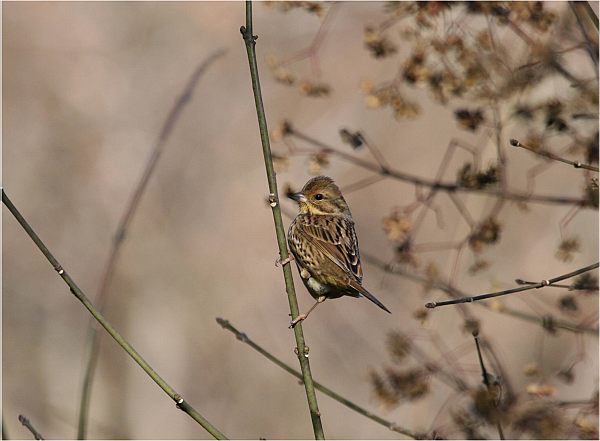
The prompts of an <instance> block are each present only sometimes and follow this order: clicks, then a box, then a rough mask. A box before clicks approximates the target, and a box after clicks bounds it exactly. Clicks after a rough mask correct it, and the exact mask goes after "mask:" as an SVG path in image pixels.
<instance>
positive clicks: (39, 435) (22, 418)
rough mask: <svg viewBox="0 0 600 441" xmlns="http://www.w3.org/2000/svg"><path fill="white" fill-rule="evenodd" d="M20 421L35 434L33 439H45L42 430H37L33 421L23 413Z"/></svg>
mask: <svg viewBox="0 0 600 441" xmlns="http://www.w3.org/2000/svg"><path fill="white" fill-rule="evenodd" d="M19 422H20V423H21V424H23V425H24V426H25V427H27V430H29V431H30V432H31V434H32V435H33V439H42V440H43V439H44V437H43V436H42V435H41V434H40V432H38V431H37V430H35V427H33V424H31V422H30V421H29V420H28V419H27V418H26V417H25V416H23V415H19Z"/></svg>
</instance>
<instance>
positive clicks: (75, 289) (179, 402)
mask: <svg viewBox="0 0 600 441" xmlns="http://www.w3.org/2000/svg"><path fill="white" fill-rule="evenodd" d="M2 202H3V203H4V205H5V206H6V208H8V210H9V211H10V212H11V213H12V215H13V216H14V217H15V219H16V220H17V222H19V224H20V225H21V227H23V229H24V230H25V232H26V233H27V235H28V236H29V237H30V238H31V240H33V242H34V243H35V244H36V246H37V247H38V249H39V250H40V251H41V252H42V253H43V254H44V256H45V257H46V259H47V260H48V262H50V264H51V265H52V267H53V268H54V270H55V271H56V272H57V273H58V275H59V276H60V277H61V278H62V279H63V280H64V281H65V283H66V284H67V285H68V286H69V288H70V290H71V293H72V294H73V295H74V296H75V297H76V298H77V300H79V301H80V302H81V303H83V306H85V308H86V309H87V310H88V311H89V312H90V313H91V314H92V316H93V317H94V318H95V319H96V321H98V323H100V324H101V325H102V327H103V328H104V329H106V331H107V332H108V333H109V334H110V335H111V337H112V338H113V339H114V340H115V341H116V342H117V343H118V344H119V346H121V347H122V348H123V349H124V350H125V352H127V353H128V354H129V356H130V357H131V358H133V360H134V361H135V362H136V363H137V364H138V365H139V366H140V367H141V368H142V369H143V370H144V372H146V374H148V376H149V377H150V378H152V380H154V382H155V383H156V384H157V385H158V386H159V387H160V388H161V389H162V390H163V391H164V392H165V393H166V394H167V395H168V396H169V397H171V399H172V400H173V401H175V404H176V407H177V408H178V409H181V410H182V411H184V412H185V413H187V414H188V415H189V416H190V417H192V418H193V419H194V420H195V421H196V422H198V424H200V425H201V426H202V427H204V429H206V431H207V432H208V433H210V434H211V435H212V436H213V437H214V438H215V439H227V438H226V437H225V435H223V434H222V433H221V432H220V431H219V430H218V429H217V428H215V427H214V426H213V425H212V424H211V423H210V422H208V421H207V420H206V419H205V418H204V417H203V416H202V415H200V414H199V413H198V412H197V411H196V410H195V409H194V408H193V407H192V406H191V405H190V404H188V403H187V402H186V401H185V400H184V399H183V397H182V396H181V395H179V394H178V393H177V392H175V390H174V389H173V388H172V387H171V386H170V385H169V384H168V383H167V382H166V381H165V380H163V379H162V377H161V376H160V375H158V373H157V372H156V371H155V370H154V369H153V368H152V366H150V365H149V364H148V363H147V362H146V360H144V358H142V356H141V355H140V354H139V353H138V352H137V351H136V350H135V349H134V348H133V346H131V344H129V342H128V341H127V340H125V338H124V337H123V336H122V335H121V334H119V332H117V330H116V329H115V328H114V327H113V326H112V325H111V324H110V322H109V321H108V320H106V318H104V316H103V315H102V313H101V312H100V311H99V310H98V309H97V308H96V307H94V305H92V303H91V302H90V300H89V299H88V297H87V296H86V295H85V294H84V292H83V291H82V290H81V289H80V288H79V286H77V284H76V283H75V281H74V280H73V279H72V278H71V276H69V274H68V273H67V271H65V269H64V268H63V267H62V265H61V264H60V263H59V262H58V260H56V258H55V257H54V255H53V254H52V253H51V252H50V250H49V249H48V248H47V247H46V245H44V243H43V242H42V240H41V239H40V238H39V237H38V235H37V234H36V233H35V231H34V230H33V228H32V227H31V226H30V225H29V223H27V221H26V220H25V218H24V217H23V216H22V215H21V213H20V212H19V210H18V209H17V208H16V207H15V206H14V204H13V203H12V202H11V200H10V199H9V198H8V196H7V195H6V192H5V191H4V189H2Z"/></svg>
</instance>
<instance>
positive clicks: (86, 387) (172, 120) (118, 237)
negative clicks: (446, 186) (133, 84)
mask: <svg viewBox="0 0 600 441" xmlns="http://www.w3.org/2000/svg"><path fill="white" fill-rule="evenodd" d="M225 52H226V51H225V50H223V49H219V50H217V51H215V52H213V53H212V54H211V55H209V56H208V57H207V58H206V59H205V60H204V61H202V62H201V63H200V64H199V65H198V67H197V68H196V69H195V70H194V72H193V73H192V75H191V76H190V79H189V80H188V82H187V84H186V86H185V88H184V89H183V91H182V92H181V95H179V97H178V98H177V100H176V101H175V104H174V105H173V107H172V109H171V111H170V112H169V114H168V116H167V118H166V120H165V122H164V123H163V126H162V129H161V131H160V133H159V135H158V138H157V140H156V143H155V144H154V147H153V149H152V151H151V153H150V157H149V158H148V162H147V163H146V166H145V168H144V171H143V173H142V176H141V178H140V180H139V181H138V183H137V185H136V187H135V189H134V191H133V194H132V195H131V198H130V200H129V203H128V204H127V205H126V207H125V211H124V213H123V216H122V217H121V220H120V221H119V225H118V226H117V229H116V234H115V236H114V238H113V241H112V244H111V249H110V252H109V254H108V257H107V259H106V263H105V265H104V270H103V272H102V279H101V281H100V288H99V289H98V294H97V295H96V304H97V305H98V306H97V307H98V310H99V311H101V312H102V311H104V305H105V304H106V299H107V297H108V287H109V286H110V283H111V281H112V278H113V275H114V272H115V268H116V264H117V261H118V257H119V253H120V250H121V247H122V246H123V243H124V240H125V237H126V235H127V231H128V229H129V225H130V224H131V221H132V219H133V216H134V214H135V213H136V212H137V209H138V207H139V204H140V201H141V200H142V196H143V194H144V192H145V190H146V188H147V187H148V182H149V181H150V177H151V176H152V174H153V172H154V170H155V169H156V165H157V164H158V160H159V159H160V157H161V154H162V153H163V151H164V149H165V146H166V144H167V141H168V139H169V137H170V135H171V133H172V132H173V129H174V128H175V126H176V124H177V121H178V120H179V117H180V116H181V114H182V112H183V110H184V109H185V107H186V105H187V104H188V103H189V102H190V101H191V99H192V95H193V93H194V89H195V88H196V85H197V84H198V82H199V81H200V79H201V78H202V76H203V75H204V73H205V72H206V70H207V69H208V68H209V67H210V66H211V65H212V64H213V63H214V62H215V61H216V60H217V59H219V58H220V57H222V56H223V55H225ZM98 330H99V329H98V326H97V325H96V324H95V322H94V321H91V322H90V326H89V333H88V339H87V345H86V346H87V348H88V352H87V358H86V368H85V374H84V380H83V387H82V392H81V398H80V403H79V422H78V427H77V439H85V438H86V435H87V424H88V419H89V407H90V400H91V394H92V384H93V381H94V374H95V371H96V365H97V363H98V356H99V352H100V339H101V337H102V334H101V333H99V332H98Z"/></svg>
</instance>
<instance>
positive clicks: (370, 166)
mask: <svg viewBox="0 0 600 441" xmlns="http://www.w3.org/2000/svg"><path fill="white" fill-rule="evenodd" d="M286 134H288V135H291V136H294V137H295V138H298V139H300V140H303V141H305V142H308V143H310V144H313V145H314V146H316V147H318V148H319V151H321V152H323V153H327V154H331V155H335V156H337V157H339V158H341V159H343V160H344V161H347V162H349V163H351V164H354V165H357V166H358V167H361V168H364V169H366V170H371V171H374V172H376V173H380V174H381V175H383V176H386V177H390V178H392V179H396V180H399V181H404V182H410V183H412V184H415V185H421V186H424V187H429V188H431V189H434V190H442V191H447V192H465V193H480V194H486V195H490V196H494V197H497V198H504V199H508V200H512V201H519V202H536V203H544V204H567V205H580V206H587V205H588V204H587V202H586V200H585V199H580V198H573V197H566V196H552V195H535V194H527V193H517V192H511V191H504V190H501V189H495V188H474V187H465V186H461V185H459V184H454V183H449V182H442V181H432V180H430V179H426V178H421V177H419V176H415V175H411V174H409V173H405V172H402V171H399V170H396V169H392V168H384V169H382V168H381V166H380V165H379V164H376V163H373V162H371V161H366V160H364V159H362V158H359V157H357V156H354V155H351V154H349V153H346V152H343V151H341V150H337V149H335V148H333V147H331V146H329V145H327V144H325V143H323V142H321V141H319V140H317V139H314V138H312V137H310V136H308V135H306V134H304V133H301V132H299V131H297V130H296V129H294V127H293V126H292V125H291V124H289V123H288V124H286Z"/></svg>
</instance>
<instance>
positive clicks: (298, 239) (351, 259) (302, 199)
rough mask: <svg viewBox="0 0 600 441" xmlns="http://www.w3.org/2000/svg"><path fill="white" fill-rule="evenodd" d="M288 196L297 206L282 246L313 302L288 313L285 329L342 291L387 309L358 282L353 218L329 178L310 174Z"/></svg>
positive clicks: (341, 293)
mask: <svg viewBox="0 0 600 441" xmlns="http://www.w3.org/2000/svg"><path fill="white" fill-rule="evenodd" d="M288 197H289V198H291V199H293V200H294V201H296V202H297V203H298V207H299V209H300V212H299V214H298V215H297V216H296V218H295V219H294V220H293V221H292V223H291V225H290V228H289V230H288V235H287V240H288V245H289V247H290V251H291V252H292V256H293V260H294V261H295V262H296V266H297V268H298V272H299V273H300V277H301V278H302V282H303V283H304V286H306V289H307V290H308V292H309V293H310V295H311V296H312V297H313V298H314V299H315V300H316V301H317V302H316V303H315V304H314V305H313V306H312V307H311V308H310V309H309V310H308V312H306V314H300V315H298V316H297V317H296V318H294V319H293V320H292V322H291V324H290V328H293V327H294V326H296V324H297V323H299V322H301V321H303V320H306V318H307V317H308V315H309V314H310V313H311V312H312V311H313V310H314V309H315V308H316V307H317V306H318V305H319V304H321V303H323V302H324V301H325V300H326V299H335V298H339V297H342V296H351V297H366V298H367V299H369V300H370V301H371V302H373V303H375V304H376V305H377V306H379V307H380V308H381V309H383V310H384V311H387V312H388V313H390V314H391V312H390V310H389V309H387V308H386V307H385V306H384V304H383V303H381V302H380V301H379V300H378V299H377V298H376V297H375V296H374V295H373V294H371V293H370V292H369V291H367V290H366V288H364V287H363V286H362V278H363V273H362V267H361V263H360V253H359V250H358V238H357V236H356V232H355V230H354V220H353V219H352V214H351V213H350V208H349V207H348V204H347V203H346V200H345V199H344V196H342V192H341V191H340V189H339V187H338V186H337V185H336V184H335V182H334V181H333V179H331V178H330V177H328V176H317V177H314V178H312V179H310V180H309V181H308V182H307V183H306V184H305V185H304V187H303V188H302V190H301V191H300V192H298V193H290V194H288ZM290 260H291V259H290Z"/></svg>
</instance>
